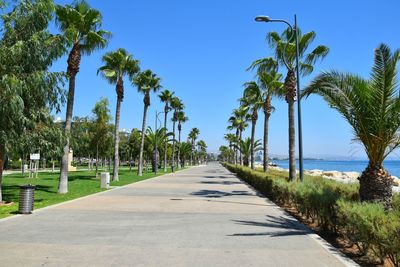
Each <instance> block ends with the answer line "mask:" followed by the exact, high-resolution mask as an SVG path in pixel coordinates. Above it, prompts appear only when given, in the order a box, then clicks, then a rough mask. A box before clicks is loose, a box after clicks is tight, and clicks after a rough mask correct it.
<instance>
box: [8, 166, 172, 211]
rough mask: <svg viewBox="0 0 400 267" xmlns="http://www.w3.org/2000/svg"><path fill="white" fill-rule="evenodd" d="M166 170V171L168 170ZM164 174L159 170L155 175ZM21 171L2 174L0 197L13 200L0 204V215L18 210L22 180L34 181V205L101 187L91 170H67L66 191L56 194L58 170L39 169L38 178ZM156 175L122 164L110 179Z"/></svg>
mask: <svg viewBox="0 0 400 267" xmlns="http://www.w3.org/2000/svg"><path fill="white" fill-rule="evenodd" d="M168 172H169V171H168ZM163 174H165V173H164V172H163V170H159V173H157V176H159V175H163ZM27 176H28V174H26V175H25V177H23V176H22V174H10V175H5V176H3V200H5V201H10V202H14V204H13V205H11V206H0V218H4V217H7V216H10V215H13V214H18V201H19V186H20V185H26V184H33V185H36V190H35V209H39V208H43V207H46V206H49V205H53V204H57V203H60V202H64V201H68V200H71V199H75V198H79V197H83V196H87V195H90V194H93V193H97V192H101V191H105V190H106V189H101V188H100V177H99V178H96V177H95V171H76V172H70V173H69V179H68V180H69V182H68V191H69V192H68V193H67V194H63V195H61V194H57V188H58V178H59V173H57V172H54V173H52V172H40V173H39V174H38V178H37V179H36V178H31V179H29V178H27ZM155 176H156V175H155V174H154V173H152V172H146V171H144V172H143V176H142V177H139V176H137V175H136V169H132V172H129V168H122V169H120V172H119V182H111V184H110V185H111V186H123V185H127V184H130V183H135V182H138V181H142V180H146V179H149V178H152V177H155Z"/></svg>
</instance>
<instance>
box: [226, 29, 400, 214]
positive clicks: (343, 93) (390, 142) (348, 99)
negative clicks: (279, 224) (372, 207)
mask: <svg viewBox="0 0 400 267" xmlns="http://www.w3.org/2000/svg"><path fill="white" fill-rule="evenodd" d="M298 31H299V32H298V38H299V59H300V61H299V63H298V64H299V66H298V67H299V70H300V74H301V75H302V76H306V75H309V74H311V73H312V71H313V70H314V65H315V63H316V62H317V61H318V60H322V59H323V58H324V57H326V56H327V54H328V52H329V49H328V47H326V46H323V45H319V46H317V47H316V48H314V49H312V50H311V51H310V52H309V49H308V48H309V47H310V45H311V43H312V42H313V40H314V39H315V36H316V34H315V32H313V31H311V32H308V33H306V34H301V32H300V30H298ZM267 41H268V43H269V45H270V47H271V48H272V49H273V52H274V57H269V58H264V59H260V60H256V61H254V62H253V64H252V65H251V66H250V68H249V70H256V78H257V81H251V82H247V83H245V85H244V86H245V89H244V93H243V97H242V98H241V99H240V103H241V106H240V107H239V108H237V109H235V110H234V111H233V116H232V117H231V118H230V119H229V126H228V130H236V133H228V134H226V135H225V139H226V140H227V141H228V143H229V146H228V147H226V146H222V147H221V149H220V151H221V155H223V156H224V157H225V158H226V159H227V160H229V161H231V162H234V163H235V164H237V163H239V164H245V165H246V163H247V162H243V159H242V157H243V154H244V152H245V151H246V144H244V142H245V141H246V140H247V139H246V140H242V134H243V131H244V129H245V128H246V127H247V126H248V125H247V122H251V124H252V130H251V138H250V142H251V145H250V156H249V157H250V165H251V167H252V168H254V153H255V150H256V143H257V141H256V140H255V137H254V136H255V133H254V132H255V125H256V122H257V119H258V113H257V111H258V110H259V109H261V108H262V109H263V111H264V139H263V157H264V158H263V169H264V171H267V170H268V131H269V127H268V121H269V118H270V116H271V114H272V112H273V111H274V107H273V106H272V103H271V100H272V98H273V97H276V98H285V100H286V102H287V103H288V118H289V127H288V130H289V179H290V180H291V181H294V180H295V178H296V169H295V154H294V153H295V127H294V103H295V101H296V100H297V98H298V96H297V95H296V78H298V77H296V76H295V72H294V70H295V69H296V67H297V66H296V60H295V55H296V54H295V48H296V47H295V42H294V39H293V36H292V35H291V33H290V30H289V29H287V30H286V31H284V32H283V33H282V34H281V35H279V34H278V33H276V32H270V33H268V35H267ZM399 60H400V50H396V51H395V52H394V53H393V52H392V51H391V50H390V48H389V47H388V46H386V45H385V44H381V45H380V46H379V47H378V48H377V49H376V50H375V60H374V65H373V68H372V71H371V77H370V78H369V79H364V78H362V77H360V76H358V75H354V74H349V73H343V72H338V71H330V72H323V73H322V74H320V75H318V76H317V77H316V78H315V79H314V80H313V81H312V82H311V83H310V85H308V86H307V87H306V88H305V89H304V90H303V91H302V95H301V96H300V97H302V96H309V95H311V94H317V95H320V96H322V97H323V99H324V100H325V101H326V102H327V103H328V104H329V106H330V107H332V108H334V109H336V110H337V111H338V112H339V113H340V114H341V115H342V116H343V117H344V118H345V119H346V120H347V121H348V123H349V124H350V125H351V127H352V128H353V131H354V134H355V140H358V141H359V142H360V143H361V144H362V145H363V146H364V149H365V152H366V154H367V156H368V159H369V163H368V166H367V168H366V169H365V170H364V172H363V173H362V174H361V176H360V177H359V181H360V189H359V194H360V200H361V201H369V202H380V203H383V205H384V207H385V208H386V209H390V208H391V205H392V183H393V179H392V177H391V175H390V174H389V172H388V171H387V170H385V168H384V167H383V161H384V159H385V158H386V157H387V156H388V155H389V154H390V153H391V152H393V151H394V150H395V149H397V148H398V147H399V146H400V135H399V133H400V116H399V115H400V88H399V81H398V73H397V66H398V62H399ZM280 66H287V73H286V76H285V79H284V81H282V77H283V75H282V74H280V73H279V67H280ZM237 151H239V152H240V160H239V161H238V160H237ZM245 156H246V155H245Z"/></svg>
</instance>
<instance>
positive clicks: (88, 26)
mask: <svg viewBox="0 0 400 267" xmlns="http://www.w3.org/2000/svg"><path fill="white" fill-rule="evenodd" d="M56 17H57V18H56V22H57V25H59V28H60V30H61V32H62V34H63V37H64V38H65V40H66V44H67V46H68V47H69V48H70V52H69V55H68V60H67V63H68V67H67V75H68V80H69V89H68V98H67V111H66V120H65V135H66V136H67V140H66V143H65V146H64V149H63V156H62V160H61V173H60V180H59V187H58V192H59V193H67V192H68V155H69V151H70V132H71V122H72V114H73V105H74V94H75V80H76V76H77V74H78V72H79V67H80V62H81V56H82V55H90V54H91V53H92V52H93V51H95V50H97V49H102V48H105V47H106V46H107V44H108V40H109V39H110V37H111V33H110V32H108V31H105V30H103V29H101V26H102V16H101V13H100V12H99V11H98V10H95V9H93V8H91V7H90V6H89V5H88V4H87V3H86V2H85V1H83V0H81V1H77V2H75V3H74V4H73V5H65V6H62V5H58V6H57V7H56ZM102 62H103V66H101V67H100V68H99V69H98V70H97V73H98V74H100V75H101V76H102V77H103V78H105V79H106V80H107V81H108V82H109V83H110V84H112V85H115V91H116V94H117V106H116V114H115V129H114V165H113V166H114V167H113V176H112V177H113V178H112V179H113V181H118V179H119V178H118V169H119V161H120V160H119V122H120V111H121V104H122V102H123V99H124V79H125V78H128V80H129V81H130V82H131V84H132V85H133V86H135V87H136V88H137V90H138V92H139V93H142V94H143V104H144V109H143V120H142V128H141V141H140V153H139V163H138V171H137V174H138V175H139V176H142V174H143V150H144V142H145V136H146V120H147V112H148V108H149V106H150V104H151V101H150V94H151V92H154V93H155V92H157V91H159V90H160V89H161V88H162V86H161V83H160V81H161V79H160V77H158V76H157V74H155V73H153V72H152V71H151V70H144V71H140V66H139V61H138V60H136V59H135V58H134V57H133V56H132V55H131V54H130V53H129V52H128V51H126V50H125V49H123V48H119V49H117V50H116V51H113V52H108V53H106V54H105V55H104V56H103V57H102ZM159 98H160V100H161V101H162V102H163V103H165V108H164V113H165V114H164V128H165V130H166V131H167V117H168V112H169V111H170V110H171V109H172V110H173V118H172V121H173V138H172V142H173V156H172V166H173V168H174V167H175V165H176V164H175V161H176V159H175V151H176V138H175V126H176V123H178V131H179V140H178V144H180V138H181V130H182V123H184V122H186V121H187V120H188V117H186V116H185V113H184V112H183V109H184V104H183V102H182V101H181V100H180V99H179V98H177V97H174V93H173V92H170V91H169V90H164V91H163V92H162V93H161V94H160V95H159ZM164 146H165V147H164V148H165V149H164V151H165V152H164V171H166V170H167V155H166V151H167V149H166V148H167V143H165V144H164ZM192 147H193V143H192ZM192 151H193V149H192ZM177 162H180V150H179V149H178V155H177ZM178 167H179V164H178Z"/></svg>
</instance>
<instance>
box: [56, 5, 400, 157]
mask: <svg viewBox="0 0 400 267" xmlns="http://www.w3.org/2000/svg"><path fill="white" fill-rule="evenodd" d="M57 2H58V3H69V2H70V1H57ZM89 3H90V4H91V6H93V7H94V8H97V9H99V10H100V11H101V12H102V14H103V17H104V22H103V28H104V29H105V30H109V31H111V32H112V33H113V38H112V39H111V41H110V44H109V46H108V48H106V49H105V50H102V51H98V52H96V53H94V54H93V55H91V56H89V57H88V56H84V57H83V58H82V65H81V71H80V73H79V74H78V76H77V84H76V85H77V86H76V88H77V90H76V95H75V107H74V115H78V116H86V115H89V114H91V109H92V108H93V106H94V104H95V102H96V101H98V100H99V99H100V97H102V96H105V97H107V98H108V99H109V100H110V104H111V112H112V114H114V112H115V102H116V95H115V89H114V87H113V86H111V85H109V84H107V83H106V82H105V81H104V80H103V79H102V78H101V77H98V76H96V70H97V68H98V67H99V66H100V65H101V61H100V58H101V56H102V55H103V54H104V53H105V52H107V51H110V50H115V49H117V48H119V47H123V48H126V49H127V50H128V51H129V52H130V53H132V54H133V55H134V57H135V58H137V59H139V60H140V61H141V68H142V69H143V70H144V69H147V68H150V69H152V70H153V71H154V72H155V73H157V74H158V75H159V76H160V77H161V78H162V85H163V86H164V87H165V88H167V89H170V90H173V91H175V92H176V95H177V96H179V97H180V98H182V99H183V101H184V103H185V105H186V113H187V115H188V116H189V118H190V121H189V122H188V123H186V124H185V125H184V127H183V129H184V130H183V133H184V136H186V134H187V131H188V130H189V129H190V128H192V127H198V128H199V129H200V132H201V135H200V138H201V139H204V140H205V141H206V143H207V144H208V146H209V150H211V151H213V150H217V149H218V147H219V146H220V145H221V144H223V143H224V140H223V135H224V134H225V133H226V126H227V119H228V117H229V116H230V113H231V111H232V109H233V108H235V107H237V106H238V102H237V99H238V98H239V97H240V96H241V93H242V90H243V88H242V84H243V83H244V82H246V81H250V80H252V79H253V74H252V73H249V72H246V71H245V70H246V68H247V67H248V66H249V65H250V63H251V62H252V61H253V60H255V59H259V58H262V57H266V56H270V55H272V52H271V51H270V50H269V48H268V46H267V44H266V43H265V35H266V33H267V32H268V31H270V30H275V31H282V30H283V29H284V26H283V25H280V24H277V23H271V24H264V23H256V22H254V17H255V16H256V15H259V14H265V15H269V16H270V17H272V18H282V19H287V20H290V21H293V15H294V14H295V13H296V14H297V16H298V22H299V26H300V28H301V29H302V31H303V32H306V31H310V30H314V31H316V33H317V38H316V40H315V44H324V45H327V46H328V47H330V54H329V56H328V57H327V58H326V59H325V60H324V61H323V62H322V63H321V64H318V65H317V67H316V69H315V72H314V73H313V74H312V75H311V76H310V77H307V78H305V79H302V80H301V83H302V86H305V85H306V84H307V82H308V81H309V80H310V78H312V77H314V76H315V75H316V74H318V73H319V72H320V71H321V70H330V69H337V70H342V71H350V72H355V73H358V74H360V75H363V76H365V77H367V76H368V74H369V71H370V67H371V64H372V60H373V50H374V48H375V47H377V46H378V44H379V43H381V42H384V43H387V44H388V45H389V46H390V47H392V48H393V49H395V48H399V47H400V34H399V30H398V27H399V21H398V16H399V15H398V11H399V10H400V3H399V2H398V1H396V0H387V1H385V4H382V1H378V0H369V1H348V0H337V1H323V3H322V2H321V1H283V0H282V1H265V0H263V1H262V0H252V1H228V0H218V1H215V0H213V1H212V0H196V1H187V0H186V1H185V0H169V1H163V0H146V1H138V0H135V1H128V0H114V1H101V0H91V1H90V0H89ZM54 69H57V70H65V69H66V58H62V59H60V60H59V62H57V63H56V64H55V65H54ZM125 85H126V88H125V90H126V93H125V99H124V102H123V104H122V109H121V112H122V113H121V128H127V129H131V128H139V127H140V125H141V119H142V114H143V102H142V95H139V94H138V93H137V91H136V88H134V87H132V86H130V84H129V83H128V82H127V81H126V83H125ZM274 106H275V107H276V112H275V113H274V114H273V115H272V117H271V123H270V151H271V153H274V154H281V155H286V154H287V150H288V149H287V139H288V138H287V106H286V103H285V102H284V101H280V100H274ZM155 109H158V110H161V109H162V104H161V103H160V102H159V101H158V98H156V97H155V95H154V94H153V95H152V105H151V108H150V110H149V120H148V123H149V124H150V125H151V126H152V127H154V112H155ZM57 116H61V117H62V118H63V117H64V112H63V113H62V114H59V115H57ZM262 118H263V114H262V113H260V120H259V122H258V127H257V132H256V135H257V137H258V138H260V139H261V138H262ZM303 121H304V122H303V133H304V153H305V155H306V156H307V155H308V156H312V155H321V154H331V155H344V156H348V155H354V156H363V155H364V152H363V150H362V148H361V147H360V146H359V145H356V144H354V143H353V142H352V132H351V129H350V128H349V126H348V125H347V123H346V122H345V121H344V120H343V119H342V118H341V117H340V115H338V114H337V113H336V112H335V111H333V110H331V109H329V107H328V106H327V104H326V103H325V102H323V101H322V99H321V98H319V97H316V96H313V97H310V98H309V99H307V100H306V101H304V102H303ZM249 134H250V130H247V131H246V132H245V134H244V135H245V136H247V135H249Z"/></svg>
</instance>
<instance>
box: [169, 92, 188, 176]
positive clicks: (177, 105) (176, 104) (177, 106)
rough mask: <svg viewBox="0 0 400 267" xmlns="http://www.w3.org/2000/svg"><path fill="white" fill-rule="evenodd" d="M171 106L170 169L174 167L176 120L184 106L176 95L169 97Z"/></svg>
mask: <svg viewBox="0 0 400 267" xmlns="http://www.w3.org/2000/svg"><path fill="white" fill-rule="evenodd" d="M171 108H172V109H173V110H174V115H173V117H172V137H173V138H172V171H174V169H175V144H176V137H175V126H176V122H177V121H178V113H179V111H181V110H183V109H184V108H185V105H184V104H183V102H182V100H180V99H179V98H177V97H173V98H172V99H171Z"/></svg>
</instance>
